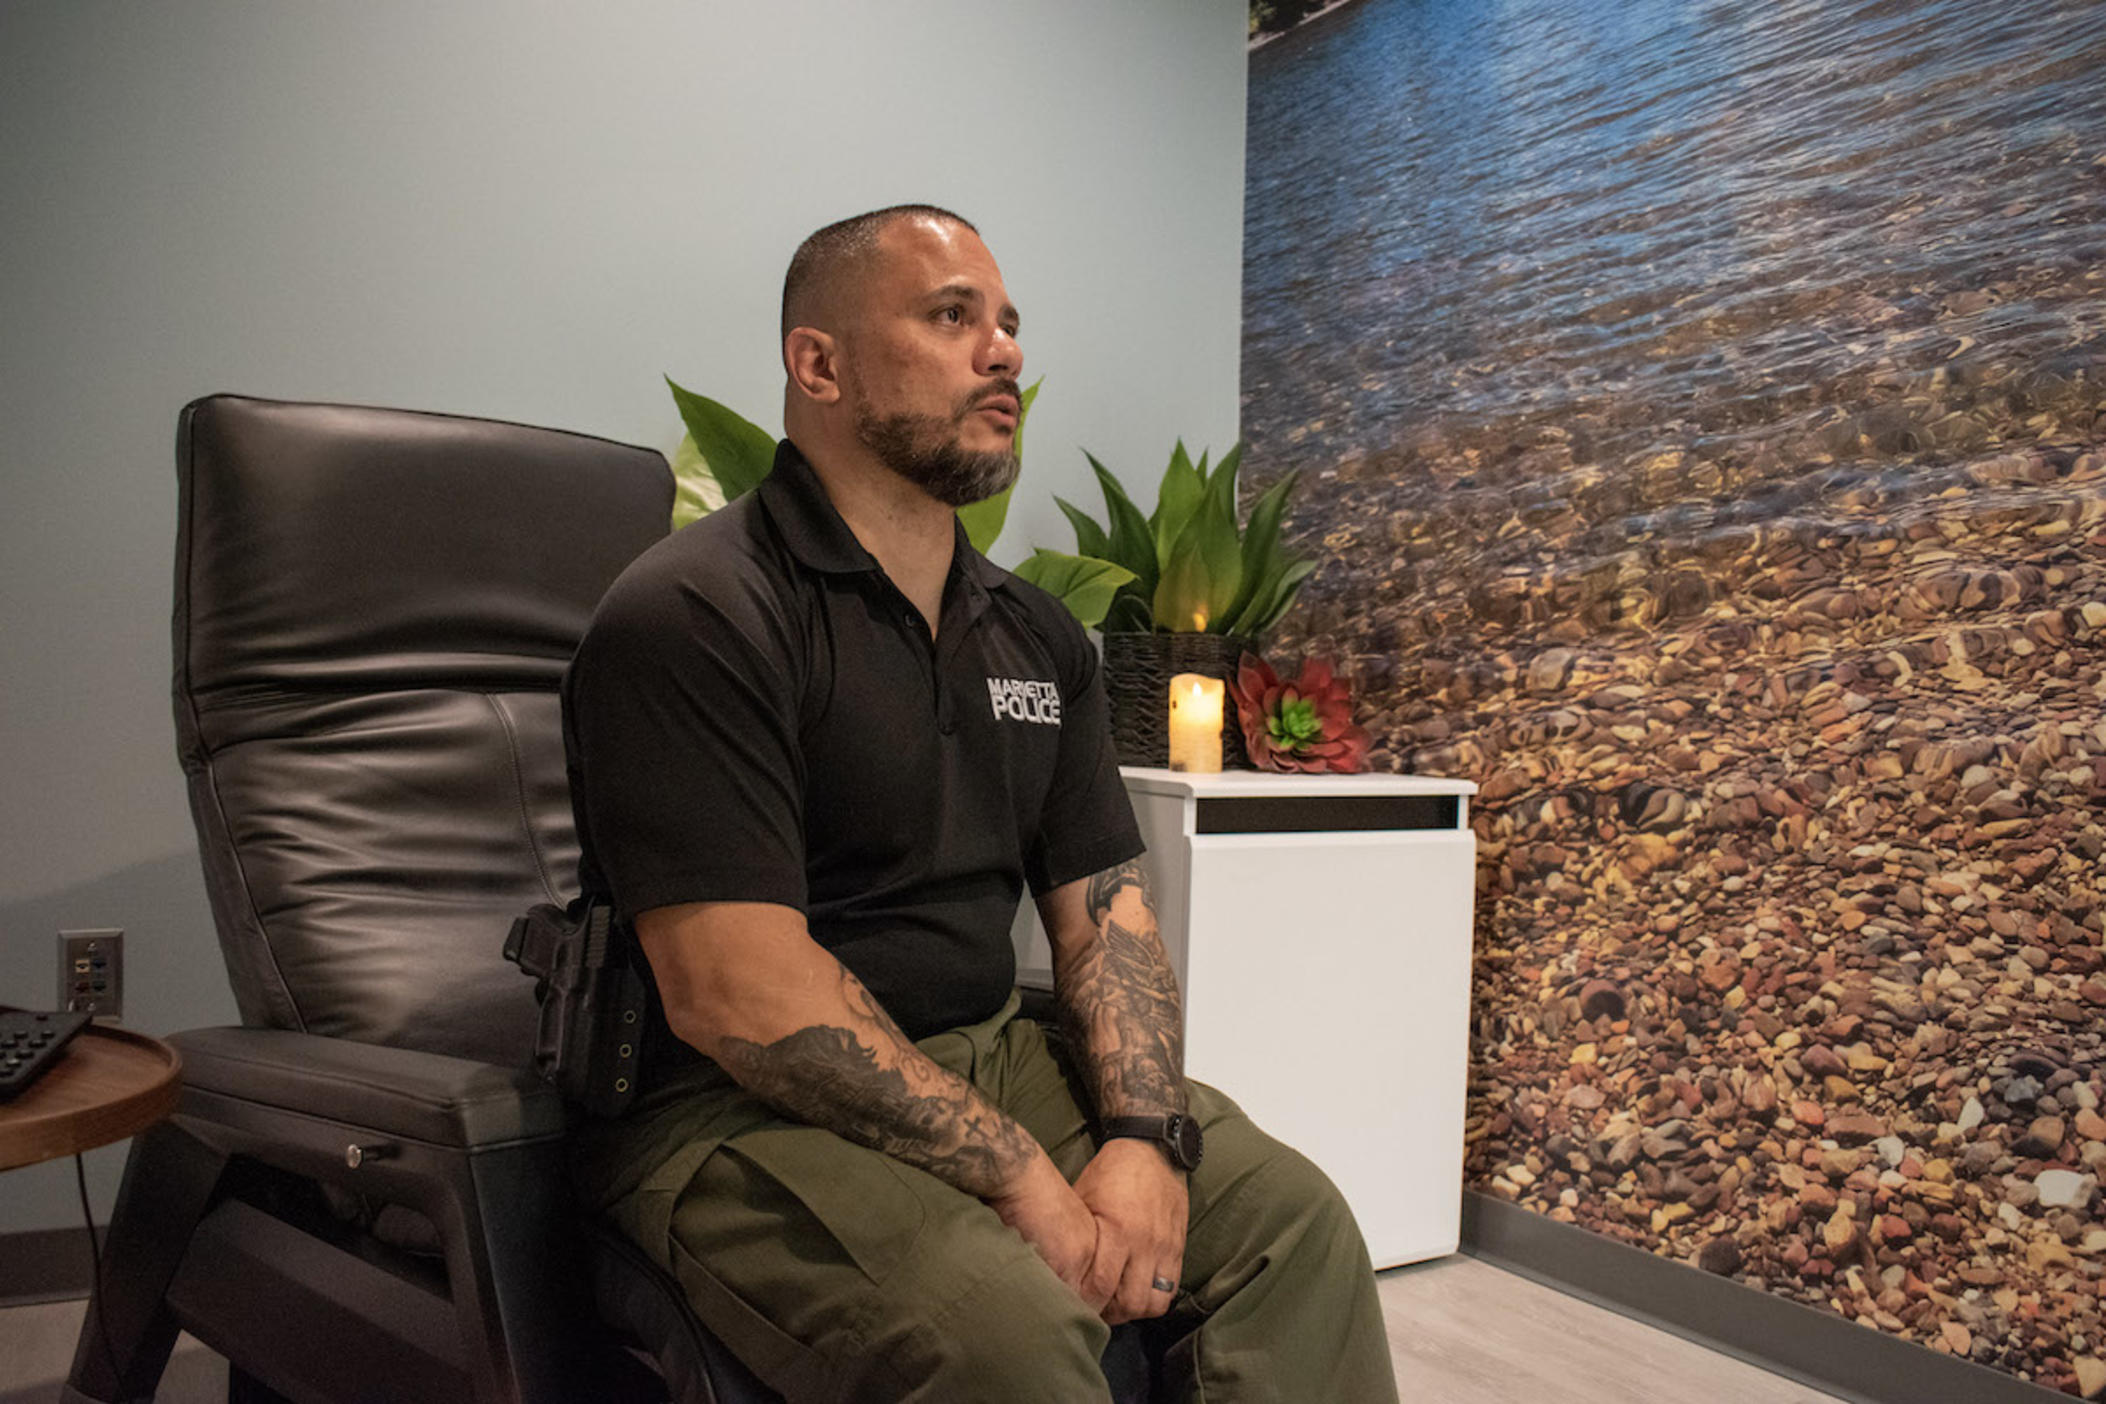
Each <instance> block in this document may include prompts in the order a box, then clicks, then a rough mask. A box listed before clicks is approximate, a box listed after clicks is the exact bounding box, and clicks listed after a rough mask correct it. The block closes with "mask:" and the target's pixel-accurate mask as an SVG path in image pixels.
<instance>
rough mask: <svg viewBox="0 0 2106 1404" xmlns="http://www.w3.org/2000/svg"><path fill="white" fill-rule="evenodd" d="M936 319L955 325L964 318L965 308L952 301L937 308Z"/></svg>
mask: <svg viewBox="0 0 2106 1404" xmlns="http://www.w3.org/2000/svg"><path fill="white" fill-rule="evenodd" d="M936 320H937V321H939V322H945V323H948V324H949V325H951V326H957V325H959V324H960V323H962V322H963V321H964V320H965V309H964V308H963V307H961V306H959V305H958V304H957V303H955V302H953V303H951V304H950V305H949V306H946V307H942V308H939V309H937V312H936Z"/></svg>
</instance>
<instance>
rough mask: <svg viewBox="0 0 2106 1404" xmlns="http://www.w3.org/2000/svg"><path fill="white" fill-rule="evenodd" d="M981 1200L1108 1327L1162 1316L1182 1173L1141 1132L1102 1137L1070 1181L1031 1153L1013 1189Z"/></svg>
mask: <svg viewBox="0 0 2106 1404" xmlns="http://www.w3.org/2000/svg"><path fill="white" fill-rule="evenodd" d="M989 1203H990V1204H991V1205H992V1206H993V1208H994V1210H995V1212H996V1213H997V1214H1000V1215H1001V1216H1002V1221H1003V1222H1004V1223H1006V1224H1008V1225H1009V1226H1010V1227H1011V1228H1013V1229H1015V1230H1016V1231H1017V1233H1019V1234H1020V1235H1022V1237H1023V1239H1024V1241H1025V1242H1026V1243H1028V1244H1030V1245H1031V1246H1032V1248H1034V1249H1035V1250H1037V1252H1038V1255H1039V1256H1040V1257H1042V1258H1044V1259H1045V1260H1046V1263H1047V1265H1048V1266H1049V1267H1051V1268H1052V1269H1053V1271H1054V1274H1055V1275H1056V1276H1058V1277H1059V1278H1060V1280H1061V1281H1063V1282H1065V1283H1067V1284H1068V1286H1069V1287H1071V1288H1073V1289H1074V1290H1075V1293H1076V1295H1078V1296H1080V1297H1081V1298H1082V1300H1083V1301H1084V1302H1086V1303H1088V1304H1089V1308H1090V1310H1092V1311H1094V1312H1096V1313H1097V1314H1098V1315H1100V1316H1102V1317H1103V1318H1104V1319H1105V1320H1106V1321H1107V1322H1109V1323H1110V1324H1112V1325H1114V1326H1116V1325H1118V1324H1119V1323H1121V1322H1123V1321H1138V1320H1142V1319H1144V1318H1147V1317H1153V1316H1161V1315H1162V1314H1163V1313H1164V1312H1166V1311H1168V1310H1169V1309H1170V1303H1171V1299H1172V1298H1173V1297H1174V1296H1175V1295H1176V1294H1175V1293H1174V1292H1158V1291H1156V1290H1155V1280H1156V1279H1157V1278H1159V1277H1160V1278H1164V1279H1166V1280H1168V1281H1171V1282H1176V1281H1178V1280H1179V1277H1180V1275H1181V1273H1182V1272H1183V1270H1184V1261H1185V1218H1186V1215H1187V1213H1188V1211H1189V1206H1190V1199H1189V1196H1188V1194H1187V1191H1186V1189H1185V1180H1184V1176H1183V1175H1181V1174H1179V1173H1178V1172H1177V1171H1176V1170H1174V1169H1172V1168H1171V1165H1170V1162H1169V1161H1168V1160H1166V1159H1164V1157H1163V1153H1162V1152H1161V1151H1159V1150H1157V1149H1156V1148H1155V1147H1153V1146H1151V1145H1149V1144H1147V1143H1146V1142H1143V1141H1136V1140H1131V1139H1121V1140H1115V1141H1108V1142H1106V1143H1105V1145H1104V1146H1103V1147H1102V1148H1101V1149H1099V1150H1098V1152H1097V1154H1096V1155H1095V1156H1094V1157H1093V1158H1092V1159H1091V1160H1090V1163H1089V1164H1088V1165H1086V1166H1085V1167H1083V1171H1082V1174H1081V1175H1080V1176H1078V1177H1077V1178H1076V1180H1075V1183H1074V1185H1073V1186H1072V1187H1071V1186H1070V1185H1069V1184H1068V1183H1067V1181H1065V1180H1063V1179H1062V1178H1061V1177H1060V1172H1059V1171H1058V1170H1056V1169H1054V1168H1053V1162H1052V1161H1050V1160H1044V1159H1042V1160H1040V1161H1039V1162H1038V1164H1037V1165H1036V1166H1034V1167H1033V1171H1032V1172H1031V1173H1030V1174H1029V1175H1027V1177H1026V1179H1025V1182H1024V1184H1023V1185H1022V1186H1020V1187H1019V1188H1018V1189H1017V1190H1016V1191H1015V1192H1014V1193H1011V1194H1007V1195H1002V1196H999V1197H997V1198H995V1199H993V1200H990V1201H989Z"/></svg>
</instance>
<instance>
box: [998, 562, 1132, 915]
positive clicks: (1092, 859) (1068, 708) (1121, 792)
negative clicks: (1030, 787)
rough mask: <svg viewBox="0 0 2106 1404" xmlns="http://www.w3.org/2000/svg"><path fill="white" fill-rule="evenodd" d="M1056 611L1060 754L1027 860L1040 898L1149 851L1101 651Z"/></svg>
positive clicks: (1061, 609) (1026, 871)
mask: <svg viewBox="0 0 2106 1404" xmlns="http://www.w3.org/2000/svg"><path fill="white" fill-rule="evenodd" d="M1049 602H1050V601H1049ZM1052 612H1053V614H1054V615H1055V616H1056V618H1057V623H1056V625H1055V627H1054V629H1053V630H1052V631H1051V638H1050V640H1049V642H1050V643H1051V644H1052V646H1053V647H1054V648H1055V649H1056V651H1057V653H1058V666H1059V670H1060V679H1061V684H1060V690H1061V723H1060V747H1059V753H1058V756H1057V758H1056V760H1055V763H1054V772H1053V783H1052V785H1051V787H1050V788H1049V789H1048V790H1047V792H1046V803H1045V808H1044V809H1043V810H1042V811H1041V813H1040V817H1039V827H1038V834H1037V836H1036V838H1035V840H1034V841H1033V842H1032V844H1031V847H1030V851H1029V852H1028V853H1026V854H1025V855H1024V876H1025V879H1026V880H1027V881H1028V882H1029V883H1030V884H1031V893H1032V895H1033V896H1034V897H1037V896H1043V895H1045V894H1046V893H1047V892H1050V891H1052V890H1053V889H1054V888H1056V887H1059V886H1061V885H1063V884H1065V883H1070V882H1073V881H1075V880H1076V879H1077V878H1085V877H1088V876H1090V875H1091V874H1092V873H1100V872H1102V871H1104V870H1105V869H1106V868H1109V867H1113V866H1115V865H1117V864H1120V863H1123V862H1125V861H1127V860H1128V859H1130V858H1137V857H1139V856H1140V855H1141V854H1142V853H1144V852H1146V851H1147V845H1146V844H1144V843H1142V842H1141V831H1140V827H1139V826H1138V825H1137V824H1135V823H1134V818H1133V804H1132V802H1131V801H1130V800H1128V799H1127V796H1126V783H1125V781H1124V780H1122V779H1121V778H1120V776H1119V756H1118V751H1117V749H1116V748H1115V747H1114V746H1113V744H1112V731H1111V707H1110V704H1109V703H1108V702H1107V701H1106V699H1105V695H1104V676H1103V669H1102V667H1101V666H1100V664H1099V662H1098V659H1097V650H1096V649H1095V648H1093V647H1092V646H1091V645H1090V641H1089V639H1088V638H1087V637H1086V636H1085V635H1084V634H1083V632H1082V626H1081V625H1080V624H1078V623H1076V622H1075V618H1074V616H1073V615H1071V614H1069V613H1068V612H1067V610H1066V609H1065V608H1064V607H1062V606H1060V605H1058V604H1054V605H1053V610H1052Z"/></svg>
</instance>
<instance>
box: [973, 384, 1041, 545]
mask: <svg viewBox="0 0 2106 1404" xmlns="http://www.w3.org/2000/svg"><path fill="white" fill-rule="evenodd" d="M1045 383H1046V378H1045V377H1044V376H1040V377H1039V378H1038V379H1037V380H1034V381H1032V382H1031V385H1030V387H1029V388H1028V389H1026V390H1025V391H1024V392H1023V393H1022V394H1021V395H1019V396H1017V405H1016V433H1015V434H1013V435H1011V436H1010V447H1011V448H1012V449H1013V450H1014V451H1015V453H1016V456H1017V457H1018V458H1022V457H1023V456H1024V420H1025V419H1026V418H1028V417H1029V416H1030V414H1031V402H1032V401H1033V400H1035V399H1037V398H1038V387H1039V386H1041V385H1043V384H1045ZM1015 491H1016V484H1015V483H1011V484H1010V485H1009V486H1008V487H1005V488H1003V489H1002V490H1001V491H1000V492H998V493H996V494H995V495H994V496H993V497H989V498H984V499H982V500H981V501H979V502H968V503H966V504H965V505H964V506H963V507H960V508H959V509H958V520H959V521H961V522H964V523H965V535H966V539H967V540H969V541H971V542H972V543H973V549H974V550H975V551H978V552H979V553H980V554H981V555H983V556H984V555H986V554H987V553H988V552H989V551H991V550H993V549H994V544H995V542H996V541H997V540H998V539H999V538H1000V537H1001V535H1002V527H1003V526H1004V525H1005V524H1006V523H1007V522H1008V521H1009V496H1010V494H1011V493H1013V492H1015Z"/></svg>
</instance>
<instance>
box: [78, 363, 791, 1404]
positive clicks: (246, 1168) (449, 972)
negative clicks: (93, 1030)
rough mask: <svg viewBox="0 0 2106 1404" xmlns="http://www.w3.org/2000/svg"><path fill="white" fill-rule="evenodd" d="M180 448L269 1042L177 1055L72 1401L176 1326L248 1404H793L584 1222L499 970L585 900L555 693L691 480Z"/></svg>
mask: <svg viewBox="0 0 2106 1404" xmlns="http://www.w3.org/2000/svg"><path fill="white" fill-rule="evenodd" d="M176 460H177V473H178V478H179V483H180V497H179V511H180V523H179V526H178V531H177V546H176V581H175V689H174V691H175V712H176V730H177V738H178V746H179V750H180V752H181V758H182V764H183V770H184V773H185V774H186V776H187V777H188V780H189V788H190V802H191V811H192V814H193V816H194V818H195V820H196V823H197V832H198V841H199V848H200V850H201V854H202V857H203V861H204V868H205V881H206V888H207V891H208V893H209V895H210V898H211V903H212V911H213V916H214V919H215V921H216V923H217V925H218V929H219V937H220V946H221V951H222V953H223V955H224V956H225V959H226V964H227V972H228V975H229V978H230V979H231V980H232V982H233V986H234V994H235V999H236V1002H237V1004H238V1005H239V1007H240V1009H241V1015H242V1022H243V1024H244V1027H242V1028H238V1029H237V1028H224V1029H200V1030H196V1031H193V1032H190V1033H184V1034H178V1035H176V1036H174V1038H173V1039H172V1040H171V1041H172V1042H173V1043H175V1045H176V1046H177V1047H178V1048H179V1049H180V1050H181V1052H182V1056H183V1063H184V1075H183V1089H182V1095H181V1101H180V1103H179V1104H178V1107H177V1110H176V1113H175V1115H174V1116H173V1117H172V1118H171V1119H170V1120H169V1121H168V1122H166V1123H164V1124H162V1125H161V1126H158V1127H156V1128H154V1129H153V1130H151V1131H149V1132H147V1133H145V1134H144V1135H142V1136H141V1137H139V1138H138V1139H137V1140H136V1141H135V1142H134V1144H133V1147H132V1153H131V1159H130V1161H129V1163H128V1164H127V1165H126V1168H125V1175H124V1183H123V1188H122V1190H121V1191H120V1193H119V1196H118V1202H117V1207H116V1211H115V1215H114V1217H113V1219H112V1222H111V1225H110V1231H109V1237H108V1241H107V1248H106V1250H105V1251H106V1258H105V1267H104V1273H103V1283H102V1288H103V1290H102V1294H101V1302H100V1307H101V1310H100V1313H99V1314H98V1313H90V1316H89V1320H88V1323H87V1325H86V1326H85V1327H84V1329H83V1332H82V1336H81V1340H80V1343H79V1346H78V1348H77V1350H76V1353H75V1357H74V1363H73V1370H72V1375H71V1378H70V1380H69V1382H68V1386H67V1394H66V1397H67V1398H68V1399H74V1400H80V1399H94V1400H102V1401H114V1400H132V1399H145V1398H148V1397H150V1396H151V1394H152V1392H153V1389H154V1386H155V1383H156V1381H157V1380H158V1379H159V1378H160V1374H161V1370H162V1367H163V1366H164V1365H165V1363H166V1360H167V1355H168V1351H169V1348H170V1346H171V1344H172V1343H173V1340H174V1336H175V1332H176V1330H177V1328H178V1327H181V1328H183V1329H186V1330H188V1331H190V1332H191V1333H192V1334H193V1335H195V1336H197V1337H198V1338H199V1339H200V1340H202V1341H204V1342H205V1343H206V1344H207V1345H209V1346H211V1347H212V1348H213V1349H215V1350H217V1351H219V1352H220V1353H221V1354H223V1355H225V1356H226V1357H227V1358H228V1359H229V1361H230V1362H232V1365H233V1367H234V1372H235V1373H234V1381H235V1383H234V1389H233V1391H232V1393H233V1394H234V1395H235V1396H236V1397H248V1398H258V1399H268V1398H270V1397H271V1396H272V1394H273V1393H276V1394H281V1395H284V1396H287V1397H290V1398H292V1399H295V1400H388V1401H411V1400H432V1401H446V1404H458V1401H463V1400H476V1401H500V1400H505V1401H509V1400H536V1401H538V1400H573V1399H579V1400H582V1399H590V1400H601V1399H606V1400H622V1399H630V1398H634V1399H653V1398H657V1399H662V1398H665V1397H666V1396H667V1394H668V1393H670V1395H671V1396H672V1397H673V1398H675V1399H679V1400H695V1401H714V1400H721V1401H724V1404H734V1401H735V1402H736V1404H747V1401H755V1404H758V1402H759V1401H772V1400H773V1399H774V1396H773V1395H772V1394H771V1393H769V1392H768V1391H766V1390H764V1389H762V1388H761V1387H760V1386H758V1385H757V1384H756V1383H754V1382H753V1380H752V1379H751V1377H750V1376H749V1375H747V1374H746V1372H745V1371H744V1370H743V1369H742V1368H740V1367H739V1366H738V1364H737V1362H736V1361H734V1360H732V1359H731V1358H730V1357H729V1356H728V1355H727V1354H726V1353H725V1352H724V1351H723V1350H722V1349H721V1347H718V1346H716V1345H715V1343H714V1342H713V1341H712V1340H710V1339H709V1338H708V1337H707V1336H706V1335H705V1334H704V1333H703V1332H702V1331H701V1329H700V1328H699V1326H698V1325H697V1323H696V1322H695V1321H694V1319H693V1317H692V1316H691V1315H689V1313H688V1312H687V1310H686V1308H685V1305H684V1303H683V1302H682V1299H681V1295H680V1292H679V1289H678V1287H677V1286H676V1285H674V1284H673V1283H672V1281H671V1280H670V1279H669V1278H667V1277H665V1276H664V1275H663V1274H661V1273H659V1272H658V1271H657V1270H656V1268H655V1267H654V1266H653V1265H652V1264H651V1263H650V1262H649V1261H648V1260H647V1259H645V1258H644V1257H643V1256H642V1255H641V1254H640V1253H638V1252H636V1251H635V1250H634V1249H633V1248H632V1247H631V1246H630V1245H628V1244H627V1243H625V1242H623V1241H622V1240H620V1239H619V1238H617V1237H616V1236H615V1235H614V1234H613V1233H612V1232H611V1231H607V1230H603V1229H595V1228H592V1227H590V1226H588V1225H585V1224H583V1223H582V1222H581V1221H580V1219H579V1217H578V1215H577V1214H576V1212H575V1211H574V1209H573V1206H572V1204H571V1202H570V1199H569V1193H568V1182H567V1179H566V1174H565V1165H564V1156H563V1140H564V1129H565V1116H566V1113H565V1109H564V1107H563V1105H562V1103H561V1102H560V1101H559V1099H558V1098H557V1097H556V1095H555V1094H554V1092H553V1091H552V1090H551V1089H549V1088H548V1087H547V1086H545V1085H544V1084H542V1083H541V1082H540V1081H539V1080H538V1079H537V1078H536V1077H535V1076H534V1075H533V1073H532V1072H531V1071H530V1070H529V1069H530V1062H531V1049H532V1038H533V1028H534V1021H535V1007H534V1000H533V982H532V981H531V980H528V979H527V978H525V977H524V976H522V975H521V974H520V972H519V971H518V970H517V969H516V968H515V967H513V966H511V965H508V964H506V963H505V962H504V961H503V959H502V958H501V955H500V949H501V947H502V945H503V940H504V934H505V931H506V929H507V928H508V926H509V925H510V923H511V920H512V918H513V917H514V916H516V915H517V914H518V913H520V912H521V911H523V910H525V908H526V907H528V906H530V905H532V904H533V903H535V902H542V901H562V900H567V899H568V897H569V896H570V895H571V893H572V892H573V891H574V889H575V883H576V863H577V843H576V836H575V832H574V830H573V827H572V820H571V812H570V802H569V793H568V787H567V785H566V783H565V779H564V773H563V747H562V741H561V733H560V731H559V723H558V709H557V694H556V689H557V684H558V681H559V679H560V678H561V676H562V672H563V668H564V666H565V664H566V663H567V662H568V660H569V658H570V654H571V650H572V649H573V647H574V646H575V644H576V642H577V639H578V636H579V634H580V633H581V632H582V631H583V629H584V627H585V622H586V620H587V618H588V617H589V616H590V614H591V612H592V609H593V606H594V605H595V604H596V603H597V602H598V600H599V597H600V595H601V593H602V592H603V591H604V590H605V589H606V587H607V585H608V584H609V583H610V582H611V581H612V580H613V579H614V577H615V575H616V574H618V573H619V572H620V571H621V569H622V568H623V567H624V566H625V565H627V564H628V563H629V561H630V560H631V559H633V558H634V557H635V556H636V554H637V553H638V552H639V551H641V550H643V549H644V548H645V547H646V546H648V545H650V544H651V543H652V542H653V541H655V540H656V539H658V538H659V537H660V536H662V535H664V534H665V531H666V529H667V525H668V521H669V518H670V514H671V508H672V497H673V484H672V477H671V474H670V472H669V470H668V469H667V467H666V464H665V460H664V459H663V458H661V457H660V456H659V455H658V454H657V453H655V452H653V451H651V450H648V449H639V448H632V447H628V446H625V445H621V444H615V443H610V442H607V441H605V440H601V439H595V438H589V437H586V436H583V435H578V434H567V433H560V432H556V431H553V430H547V429H534V428H527V427H523V426H520V425H514V424H502V423H495V422H491V421H487V420H476V419H463V418H455V417H451V416H444V415H433V414H417V413H410V412H405V411H399V410H386V409H364V408H354V407H348V406H339V405H315V404H281V403H274V402H270V401H265V400H255V399H245V398H239V397H234V396H214V397H211V398H209V399H204V400H199V401H197V402H196V403H194V404H192V405H190V406H188V407H187V408H186V409H185V410H184V411H183V415H182V421H181V426H180V428H179V430H178V437H177V446H176ZM603 1317H604V1318H606V1319H607V1320H609V1321H612V1322H614V1323H617V1330H613V1331H610V1330H609V1329H607V1328H606V1327H605V1326H603V1325H602V1324H601V1321H602V1318H603ZM98 1325H100V1327H101V1328H102V1329H101V1330H100V1331H98V1330H97V1327H98ZM628 1347H635V1348H637V1349H635V1350H632V1349H629V1348H628ZM638 1351H640V1352H641V1353H642V1354H643V1355H646V1356H648V1357H649V1358H650V1360H651V1362H652V1365H653V1366H655V1369H653V1368H647V1367H646V1366H644V1365H642V1364H640V1363H639V1360H638Z"/></svg>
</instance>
